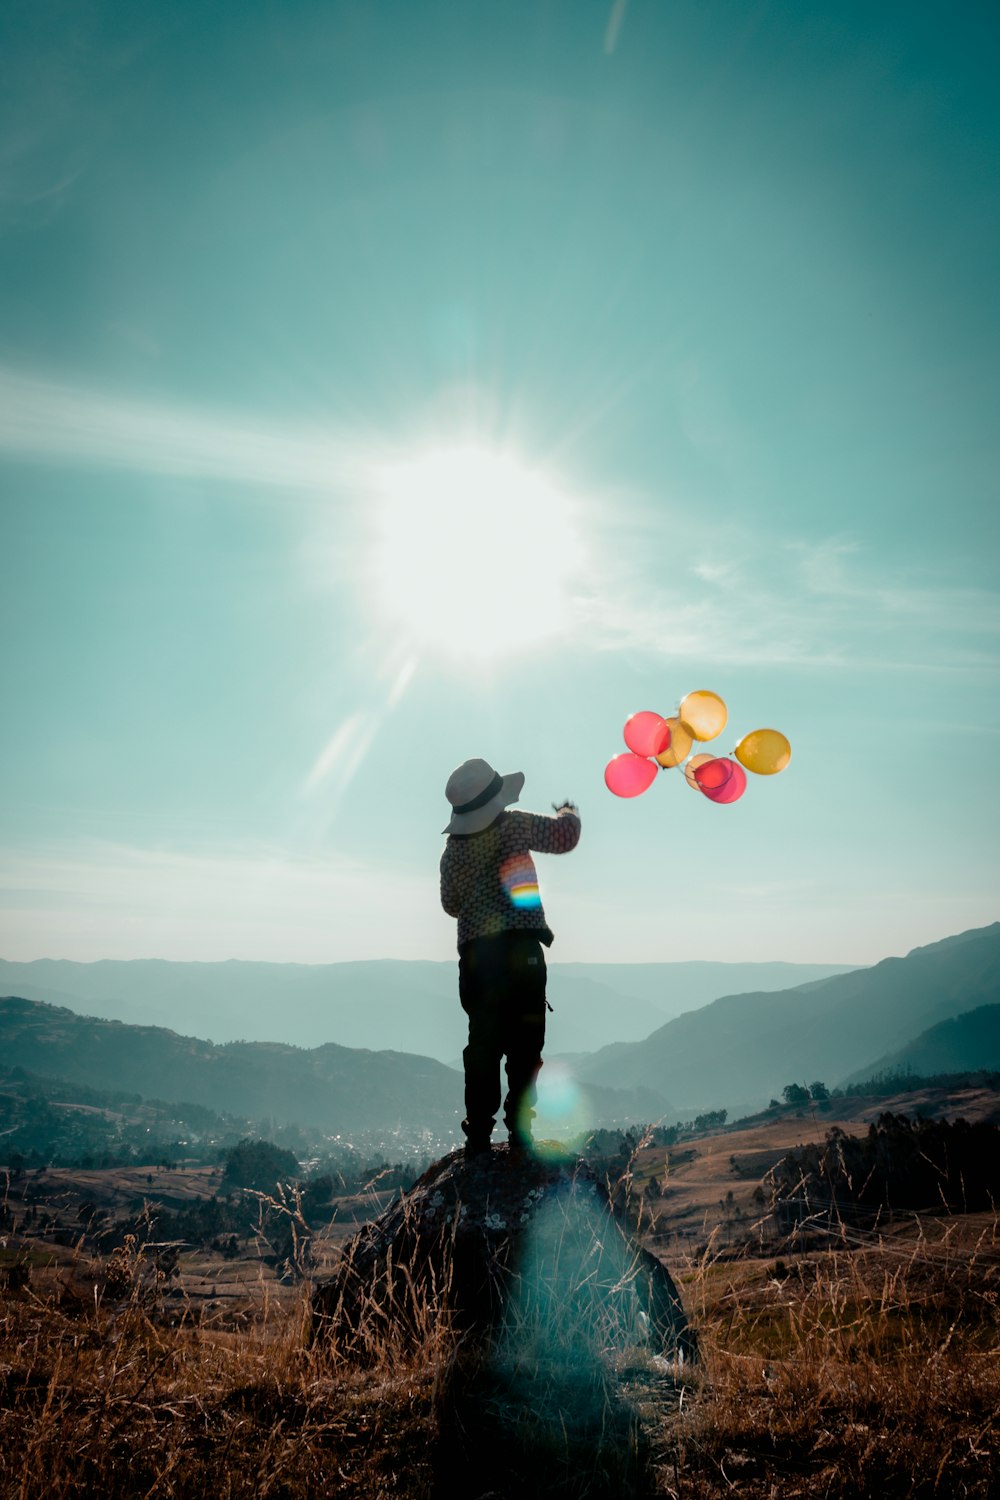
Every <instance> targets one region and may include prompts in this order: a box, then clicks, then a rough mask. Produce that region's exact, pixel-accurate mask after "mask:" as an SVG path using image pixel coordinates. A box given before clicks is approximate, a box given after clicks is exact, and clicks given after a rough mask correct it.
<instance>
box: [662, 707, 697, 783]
mask: <svg viewBox="0 0 1000 1500" xmlns="http://www.w3.org/2000/svg"><path fill="white" fill-rule="evenodd" d="M666 725H667V728H668V729H669V730H670V744H669V745H668V746H667V748H666V750H661V751H660V753H659V755H657V757H656V759H657V760H658V761H659V763H660V765H661V766H662V767H663V769H664V770H665V771H668V770H669V769H670V767H671V766H679V765H680V763H681V761H682V760H683V759H684V758H685V756H686V755H688V753H689V752H690V749H691V744H692V740H691V736H690V735H689V734H688V732H687V730H686V729H685V728H684V725H683V724H682V723H681V721H680V719H678V718H673V719H667V720H666Z"/></svg>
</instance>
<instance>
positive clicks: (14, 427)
mask: <svg viewBox="0 0 1000 1500" xmlns="http://www.w3.org/2000/svg"><path fill="white" fill-rule="evenodd" d="M0 452H7V453H10V454H12V455H16V456H18V457H20V458H23V459H34V460H36V461H38V462H42V463H49V464H62V465H64V464H74V463H83V464H87V465H91V466H98V467H106V468H114V469H126V470H131V471H133V472H138V473H143V474H153V475H157V474H166V475H185V476H190V477H199V478H207V479H216V480H238V481H240V482H241V483H251V484H260V485H267V486H281V487H284V488H293V489H310V490H314V489H320V490H326V489H329V488H330V487H331V486H332V485H335V484H345V483H347V484H350V483H358V482H359V481H362V480H363V478H364V476H365V474H366V472H367V466H366V464H365V461H364V458H363V455H362V453H361V451H360V446H359V445H358V444H356V443H351V442H348V441H346V440H344V439H340V438H337V437H331V436H330V435H329V434H328V433H325V432H324V433H318V432H316V431H312V430H308V429H303V430H301V431H295V430H291V431H288V430H282V429H280V428H272V429H270V430H269V429H268V428H267V427H265V426H262V425H261V424H260V423H259V422H255V421H253V420H252V419H250V418H247V417H242V416H236V415H233V414H232V413H221V412H215V413H211V412H209V413H206V412H204V411H193V410H191V409H188V408H185V407H181V406H170V405H162V404H156V403H153V402H144V401H136V400H132V399H129V398H125V397H119V396H113V395H108V394H106V393H102V392H98V391H86V390H81V389H79V388H77V387H75V386H71V385H66V384H60V383H57V382H54V381H48V380H42V379H39V378H37V377H35V376H31V375H26V374H25V373H23V372H22V371H19V370H16V369H13V368H11V367H9V366H0Z"/></svg>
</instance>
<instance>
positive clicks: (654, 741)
mask: <svg viewBox="0 0 1000 1500" xmlns="http://www.w3.org/2000/svg"><path fill="white" fill-rule="evenodd" d="M625 743H626V745H627V746H628V747H629V749H630V750H631V751H633V752H634V754H636V755H662V754H663V752H664V750H669V749H670V725H669V724H668V723H667V721H666V719H664V718H663V717H662V716H661V715H660V714H654V713H653V712H652V710H651V709H648V708H646V709H643V711H642V713H638V714H632V715H631V717H630V718H628V719H626V721H625Z"/></svg>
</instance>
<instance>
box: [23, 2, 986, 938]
mask: <svg viewBox="0 0 1000 1500" xmlns="http://www.w3.org/2000/svg"><path fill="white" fill-rule="evenodd" d="M5 14H6V19H5V21H4V22H3V23H2V24H3V27H4V29H5V32H6V35H4V36H3V37H2V38H0V41H2V45H3V51H4V55H5V57H6V59H7V64H6V68H7V73H6V83H5V89H4V98H3V103H2V105H0V110H2V122H3V129H2V141H3V144H2V148H0V334H2V339H0V567H2V580H3V588H2V592H0V610H2V640H3V648H2V658H0V674H2V675H0V693H2V702H3V704H4V706H5V713H4V733H3V735H2V737H0V778H2V784H3V786H4V792H5V795H4V797H3V799H2V806H0V953H2V954H3V955H4V956H5V957H8V958H15V959H29V958H34V957H41V956H49V957H68V958H80V959H91V958H99V957H123V958H126V957H140V956H141V957H146V956H160V957H164V958H202V959H214V958H227V957H241V958H272V959H285V960H289V961H302V962H321V961H334V960H337V959H346V958H364V957H426V958H447V957H449V956H450V955H451V953H452V952H453V945H454V927H453V923H451V922H450V921H449V919H447V918H446V917H445V916H444V914H443V913H442V912H441V911H440V909H439V907H438V904H437V861H438V857H439V853H440V848H441V844H442V840H441V838H440V836H439V830H440V829H441V828H442V827H443V826H444V822H445V818H446V804H445V802H444V797H443V788H444V783H445V781H446V779H447V776H448V774H449V772H450V771H451V769H452V768H453V767H454V766H455V765H456V764H457V763H458V762H459V761H461V760H463V759H465V758H466V757H467V756H473V755H482V756H485V757H486V758H487V759H489V760H491V761H492V762H493V763H494V764H495V765H497V767H498V768H499V769H500V770H502V771H509V770H515V769H519V770H523V771H524V772H525V773H526V777H527V781H526V786H525V792H524V797H523V804H522V805H524V806H529V807H532V806H533V807H537V808H540V809H543V810H545V809H547V808H548V806H549V804H550V803H551V802H552V801H553V800H558V799H561V798H562V797H564V796H571V797H573V798H574V799H575V800H576V801H577V802H578V803H579V804H580V807H581V812H582V816H583V821H584V836H583V839H582V841H581V844H580V847H579V849H578V850H577V851H576V852H575V853H574V854H573V856H572V857H570V858H567V859H566V860H564V861H556V860H547V861H543V862H542V867H541V869H540V876H541V881H542V889H543V895H544V898H545V901H546V908H547V911H548V915H549V918H550V921H551V923H552V926H553V927H554V929H555V930H556V933H557V943H556V946H555V948H554V949H553V952H552V957H553V959H554V960H558V959H560V958H562V959H566V960H569V959H574V960H578V959H579V960H594V961H599V960H602V959H608V960H612V959H613V960H622V959H629V958H633V959H636V960H651V959H674V958H676V959H690V958H713V959H745V960H750V959H774V958H785V959H795V960H816V961H843V962H864V961H871V960H875V959H878V958H880V957H882V956H884V955H885V954H888V953H898V952H904V951H906V950H907V949H908V948H910V947H913V946H915V945H917V944H919V943H922V942H927V941H933V940H935V939H936V938H939V937H943V936H945V935H947V934H948V933H951V932H956V931H959V930H962V929H963V928H966V927H971V926H977V925H981V924H983V923H985V922H988V921H992V920H994V919H995V917H996V915H997V878H996V860H995V849H996V846H997V834H998V829H997V798H996V794H995V790H994V775H995V773H994V767H995V765H996V761H997V751H998V745H997V736H998V722H997V717H998V716H997V702H998V695H997V692H996V668H997V627H998V611H997V561H996V559H997V555H998V547H997V542H998V537H997V530H998V525H997V506H996V503H995V494H994V491H995V486H996V474H997V446H998V445H997V436H996V422H995V416H994V413H995V409H996V393H997V387H996V355H995V350H996V348H997V345H998V331H1000V330H998V327H997V322H998V318H997V312H998V292H997V285H998V282H997V275H996V259H995V246H996V244H997V242H998V239H997V235H998V228H1000V225H998V217H1000V195H998V191H997V178H996V170H995V166H994V163H995V162H996V160H997V159H1000V149H998V148H1000V141H998V135H1000V121H998V103H997V91H996V88H995V83H994V77H993V59H994V57H995V44H996V41H997V36H996V31H997V22H996V20H995V17H994V13H993V11H992V8H990V7H987V6H985V5H970V6H967V7H964V8H962V10H961V12H959V13H955V12H946V11H945V10H944V8H943V7H941V6H940V5H921V4H906V5H903V4H900V5H894V4H886V5H882V6H878V7H872V6H869V5H861V4H857V5H853V4H849V3H843V0H838V3H833V0H822V3H820V0H813V3H810V0H799V3H794V4H793V3H770V4H768V3H764V4H758V5H754V4H751V3H748V4H746V5H742V6H741V5H734V4H730V3H726V4H722V3H714V0H697V3H695V0H691V3H685V0H677V3H675V0H628V3H626V4H623V3H621V0H617V3H615V4H609V3H605V0H601V3H598V0H562V3H543V0H534V3H530V4H527V3H520V0H505V3H502V4H501V3H499V0H495V3H482V0H467V3H463V4H458V3H454V0H453V3H448V4H445V3H431V0H408V3H405V4H404V3H402V0H369V3H365V4H361V3H357V4H342V3H337V0H327V3H324V4H305V3H299V0H292V3H287V4H283V5H277V4H262V3H253V0H249V3H248V0H244V3H241V4H239V5H235V4H234V5H228V6H227V5H217V6H212V7H203V6H195V5H193V4H186V3H172V4H170V5H166V4H161V5H159V6H156V5H153V6H145V7H122V6H112V5H110V4H107V3H99V4H88V3H87V0H76V3H74V4H72V5H70V4H56V3H50V0H33V3H30V4H15V5H14V6H13V7H11V8H10V9H9V10H8V11H7V12H6V13H5ZM699 687H708V688H713V689H714V690H716V691H717V692H719V693H721V694H722V696H723V697H724V698H725V699H726V701H727V703H728V705H729V710H730V723H729V726H727V730H726V731H725V733H724V734H723V736H722V738H721V739H720V741H719V745H720V748H722V749H724V750H727V751H728V750H729V749H731V748H732V746H733V745H734V744H735V742H736V740H737V739H738V738H739V737H740V735H741V734H742V733H744V732H746V731H748V730H750V729H753V728H757V727H761V726H774V727H777V728H780V729H782V730H783V731H784V732H785V733H786V734H787V735H788V737H789V739H790V740H791V743H792V748H793V759H792V763H791V765H790V767H789V768H788V770H787V771H786V772H785V773H783V774H782V775H781V776H780V777H776V778H773V779H755V778H752V784H751V786H750V787H749V789H748V791H747V794H746V796H745V797H744V798H743V800H742V801H741V802H739V803H738V804H734V805H733V806H731V807H716V806H713V805H711V804H709V803H708V802H707V801H706V800H705V799H704V798H702V797H701V796H700V795H699V794H697V793H694V792H692V791H690V790H689V789H688V788H687V787H686V786H685V785H684V784H683V782H681V781H679V780H678V778H677V774H676V773H672V775H668V774H664V775H663V776H661V777H659V778H658V780H657V782H656V784H655V785H654V786H653V787H652V788H651V789H650V790H649V792H647V793H646V794H645V795H644V796H642V797H640V798H638V799H636V800H635V801H634V802H621V801H618V800H617V799H614V798H612V797H611V796H610V794H609V793H608V792H607V791H606V790H605V788H604V785H603V779H602V773H603V767H604V764H605V762H606V761H607V760H608V758H609V757H610V756H611V755H613V754H615V753H617V751H619V750H620V749H622V748H623V745H622V742H621V731H622V725H623V723H624V720H625V718H626V717H627V715H628V714H629V713H631V712H632V711H634V710H636V709H642V708H654V709H657V710H658V711H660V712H663V713H672V712H673V711H674V709H675V708H676V706H677V703H678V701H679V699H680V698H681V697H682V696H683V694H684V693H686V692H687V691H689V690H690V689H693V688H699Z"/></svg>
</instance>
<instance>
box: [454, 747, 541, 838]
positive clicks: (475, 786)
mask: <svg viewBox="0 0 1000 1500" xmlns="http://www.w3.org/2000/svg"><path fill="white" fill-rule="evenodd" d="M523 786H524V772H523V771H511V773H510V775H509V776H501V775H500V772H499V771H494V769H493V767H492V766H491V765H490V763H489V761H488V760H465V761H463V762H462V764H461V765H460V766H459V767H458V768H457V770H454V771H452V773H451V775H450V776H449V777H448V785H447V786H446V787H445V789H444V794H445V796H446V797H447V798H448V801H449V802H450V803H451V806H452V814H451V822H450V823H449V824H448V826H447V828H442V830H441V832H442V833H481V832H482V831H483V829H484V828H489V826H490V824H491V823H492V822H493V820H494V818H496V817H497V816H498V814H500V813H501V812H503V810H504V808H505V807H509V806H510V804H511V803H512V802H516V801H517V800H518V798H519V797H520V795H521V788H522V787H523Z"/></svg>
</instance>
